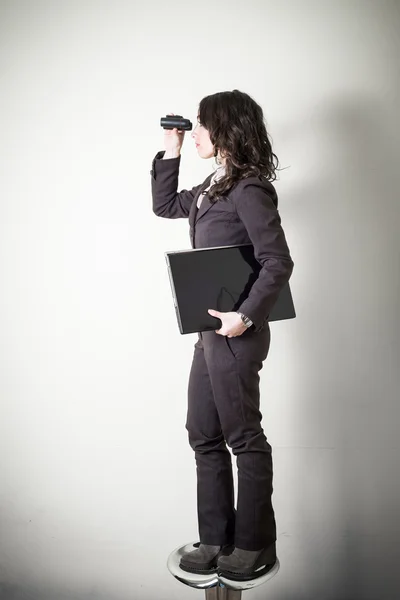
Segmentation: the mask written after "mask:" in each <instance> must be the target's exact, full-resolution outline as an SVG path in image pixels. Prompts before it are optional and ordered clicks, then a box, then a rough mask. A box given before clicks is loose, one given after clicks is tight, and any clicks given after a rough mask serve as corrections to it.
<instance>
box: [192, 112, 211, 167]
mask: <svg viewBox="0 0 400 600" xmlns="http://www.w3.org/2000/svg"><path fill="white" fill-rule="evenodd" d="M191 136H192V138H193V139H194V141H195V143H196V148H197V152H198V154H199V156H200V157H201V158H212V157H213V156H214V145H213V144H212V143H211V140H210V136H209V134H208V131H207V129H206V128H205V127H203V125H202V124H201V123H200V121H199V115H197V124H196V127H195V128H194V129H193V131H192V133H191Z"/></svg>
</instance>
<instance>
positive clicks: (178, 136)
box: [164, 113, 185, 156]
mask: <svg viewBox="0 0 400 600" xmlns="http://www.w3.org/2000/svg"><path fill="white" fill-rule="evenodd" d="M167 116H169V117H173V116H174V113H168V114H167ZM184 138H185V130H184V129H183V130H182V129H179V130H178V129H177V128H176V127H174V128H173V129H164V145H165V153H166V154H169V155H171V154H173V155H174V154H176V155H177V156H179V154H180V152H181V148H182V144H183V140H184Z"/></svg>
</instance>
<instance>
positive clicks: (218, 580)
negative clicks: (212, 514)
mask: <svg viewBox="0 0 400 600" xmlns="http://www.w3.org/2000/svg"><path fill="white" fill-rule="evenodd" d="M198 545H199V542H192V543H191V544H185V545H184V546H180V547H179V548H176V550H174V551H173V552H171V554H170V555H169V557H168V561H167V567H168V569H169V571H170V573H171V574H172V575H173V576H174V577H175V578H176V579H177V580H178V581H180V582H181V583H184V584H185V585H188V586H190V587H194V588H197V589H203V590H205V592H206V600H241V598H242V591H243V590H250V589H253V588H255V587H258V586H259V585H262V584H263V583H266V582H267V581H268V580H269V579H271V577H273V576H274V575H276V574H277V572H278V571H279V560H278V559H276V563H275V564H274V566H273V567H272V569H271V570H270V571H268V573H265V575H261V577H256V578H255V579H250V580H249V581H233V580H231V579H226V578H225V577H221V576H220V575H218V573H211V574H210V575H197V574H196V573H187V572H186V571H183V570H182V569H181V568H180V566H179V563H180V560H181V557H182V556H183V555H184V554H186V552H191V551H192V550H195V549H196V548H197V547H198Z"/></svg>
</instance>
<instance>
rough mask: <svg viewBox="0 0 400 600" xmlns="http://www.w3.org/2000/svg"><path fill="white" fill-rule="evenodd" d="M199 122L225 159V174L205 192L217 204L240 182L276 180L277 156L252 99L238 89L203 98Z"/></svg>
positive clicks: (259, 110)
mask: <svg viewBox="0 0 400 600" xmlns="http://www.w3.org/2000/svg"><path fill="white" fill-rule="evenodd" d="M198 120H199V122H200V124H201V125H202V126H203V127H205V128H206V129H207V131H208V133H209V136H210V140H211V143H212V144H213V145H214V150H215V152H214V156H215V157H217V154H218V151H220V154H221V155H222V156H223V157H224V158H226V162H225V167H226V168H225V175H224V176H223V177H222V178H221V179H220V180H219V181H217V182H215V183H214V184H213V185H212V186H211V188H210V190H209V191H208V198H209V200H210V201H211V202H216V201H217V200H218V199H219V198H221V197H222V196H223V195H224V194H227V192H228V191H229V190H230V189H231V188H232V187H233V185H234V184H235V183H236V182H237V181H239V180H240V179H245V178H247V177H254V176H256V177H266V178H267V179H268V180H269V181H274V180H275V179H276V170H277V167H278V164H279V161H278V157H277V156H276V155H275V154H274V153H273V152H272V146H271V142H270V140H269V134H268V132H267V129H266V126H265V122H264V116H263V110H262V108H261V106H259V104H257V102H255V100H253V98H251V97H250V96H249V95H248V94H246V93H244V92H240V91H239V90H236V89H235V90H233V91H232V92H218V93H216V94H212V95H210V96H205V97H204V98H203V99H202V100H201V101H200V105H199V111H198Z"/></svg>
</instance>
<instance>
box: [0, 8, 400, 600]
mask: <svg viewBox="0 0 400 600" xmlns="http://www.w3.org/2000/svg"><path fill="white" fill-rule="evenodd" d="M0 23H1V25H0V27H1V30H0V44H1V50H0V59H1V65H2V66H1V106H0V127H1V136H0V148H1V164H2V168H1V190H0V193H1V200H0V210H1V213H0V244H1V251H0V261H1V263H0V277H1V279H0V284H1V295H0V331H1V344H0V358H1V363H0V364H1V379H0V396H1V421H0V422H1V424H0V444H1V447H0V477H1V485H0V519H1V523H0V531H1V533H0V598H1V600H22V599H25V598H26V599H28V598H29V599H30V600H67V599H68V600H70V599H76V600H89V599H91V600H94V599H96V600H128V599H129V600H131V599H136V598H137V599H140V600H141V599H143V600H147V599H149V600H150V599H151V600H153V599H157V600H159V599H162V600H172V599H188V598H194V599H195V598H196V597H197V598H202V597H204V593H203V592H201V591H199V590H190V589H189V588H187V587H186V586H183V585H181V584H179V583H178V582H177V581H176V580H174V579H173V577H172V576H171V575H170V574H169V572H168V571H167V568H166V560H167V557H168V555H169V553H170V552H171V551H172V550H173V549H174V548H176V547H177V546H179V545H182V544H184V543H186V542H189V541H192V540H195V539H197V520H196V474H195V463H194V457H193V454H192V451H191V449H190V447H189V445H188V443H187V434H186V430H185V427H184V424H185V419H186V390H187V379H188V373H189V369H190V364H191V360H192V352H193V345H194V343H195V341H196V339H197V337H196V335H195V334H193V335H187V336H181V335H180V333H179V331H178V327H177V323H176V319H175V313H174V310H173V304H172V299H171V293H170V287H169V281H168V277H167V272H166V265H165V261H164V251H165V250H169V249H178V248H189V247H190V242H189V231H188V224H187V222H186V221H184V220H177V221H167V220H164V219H160V218H157V217H156V216H155V215H154V214H153V213H152V210H151V192H150V174H149V171H150V168H151V161H152V159H153V156H154V155H155V153H156V152H157V151H158V150H160V149H162V148H163V130H162V129H161V128H160V125H159V119H160V117H161V116H163V115H165V114H166V113H168V112H174V113H180V114H183V115H184V116H186V117H188V118H190V119H191V120H192V121H195V118H196V114H197V113H196V111H197V107H198V104H199V102H200V99H201V98H202V97H203V96H205V95H207V94H211V93H215V92H217V91H223V90H232V89H234V88H238V89H240V90H242V91H245V92H247V93H249V94H250V95H252V96H253V97H254V98H255V99H256V100H257V101H258V102H259V103H260V104H261V105H262V107H263V109H264V111H265V116H266V119H267V122H268V124H269V130H270V132H271V135H272V138H273V143H274V150H275V152H276V153H277V154H278V156H279V158H280V161H281V164H282V166H289V167H290V168H288V169H285V170H283V171H281V173H280V180H279V181H278V182H277V183H276V187H277V190H278V193H279V197H280V212H281V217H282V222H283V225H284V229H285V232H286V235H287V239H288V242H289V245H290V249H291V252H292V256H293V259H294V262H295V268H294V272H293V276H292V279H291V287H292V290H293V294H294V297H295V301H296V307H297V311H298V316H297V319H295V320H292V321H288V322H282V323H275V324H272V325H271V330H272V344H271V351H270V355H269V357H268V359H267V361H266V363H265V364H264V369H263V371H262V373H261V391H262V412H263V415H264V421H263V424H264V428H265V431H266V434H267V436H268V439H269V440H270V442H271V444H272V446H273V449H274V455H273V456H274V465H275V492H274V505H275V510H276V516H277V523H278V552H279V557H280V560H281V570H280V572H279V574H278V575H277V576H276V577H275V578H274V579H273V580H271V582H270V583H269V584H268V585H267V586H265V587H263V588H257V589H255V590H252V591H248V592H245V596H244V598H248V600H250V598H253V599H257V598H266V597H268V598H274V600H314V599H315V600H317V599H318V600H328V599H329V600H377V599H378V598H379V600H394V599H395V598H397V597H398V593H396V591H395V590H396V588H397V589H398V588H399V575H398V571H399V569H398V559H399V550H398V544H399V534H400V525H399V516H400V515H399V512H400V511H399V502H400V494H399V481H398V464H397V463H398V460H397V458H398V453H399V450H400V448H399V445H400V444H399V439H398V435H397V430H398V422H399V414H398V399H399V368H398V367H399V334H400V331H399V316H398V307H399V244H398V231H399V209H398V205H397V202H398V190H399V184H400V178H399V158H400V156H399V154H400V153H399V142H400V140H399V130H398V124H399V116H398V106H399V97H398V91H399V75H398V73H399V71H398V58H399V46H400V44H399V36H398V32H399V3H398V2H394V1H392V2H389V1H388V2H386V1H375V2H373V1H364V2H363V1H358V0H348V1H331V2H326V1H300V0H299V1H296V0H293V1H282V0H281V1H280V2H275V1H272V0H258V1H257V0H249V1H248V2H246V3H245V4H243V3H242V2H238V1H236V2H233V3H232V2H227V1H225V2H221V1H219V2H210V1H207V0H205V2H204V3H203V4H201V3H199V2H196V3H194V2H192V3H189V4H188V3H185V2H183V1H181V2H178V1H176V0H175V1H173V2H155V3H154V2H147V3H145V2H142V3H135V2H128V1H126V2H122V1H113V2H111V1H109V2H105V1H103V2H100V1H99V2H94V1H92V2H89V1H83V0H79V1H78V0H77V1H67V2H64V3H62V2H57V1H56V0H55V1H53V2H51V1H38V0H34V1H31V2H29V1H28V0H26V1H25V2H22V1H19V0H16V1H12V0H8V1H4V0H3V1H2V2H0ZM181 165H182V166H181V176H180V189H181V188H183V187H192V186H193V185H197V184H198V183H201V182H202V181H203V179H204V178H205V177H206V175H207V174H208V173H209V172H210V171H211V169H212V160H208V161H202V160H200V159H199V158H198V156H197V153H196V151H195V148H194V145H193V142H192V140H191V138H190V135H189V134H187V139H186V140H185V144H184V149H183V155H182V162H181ZM144 318H145V320H146V323H144Z"/></svg>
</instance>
